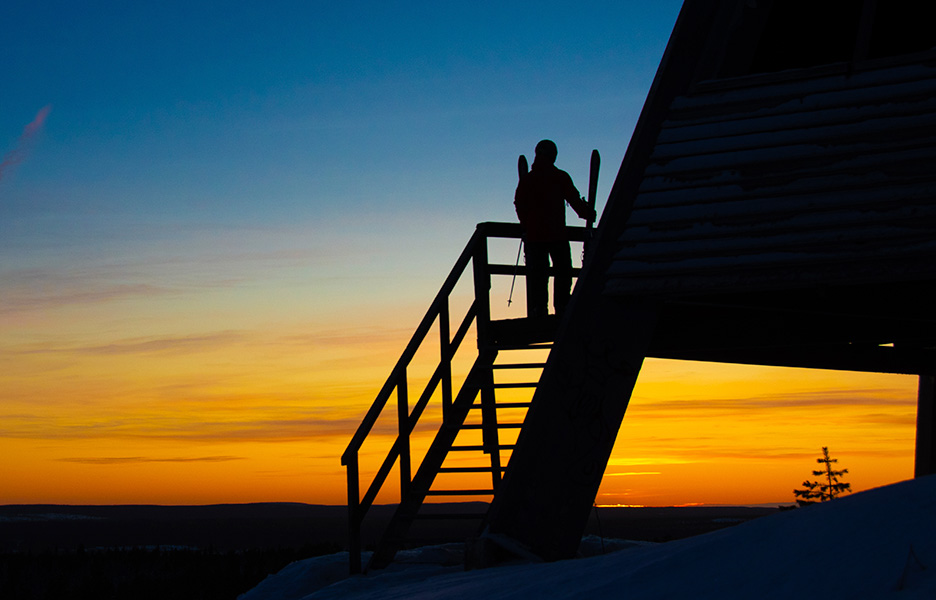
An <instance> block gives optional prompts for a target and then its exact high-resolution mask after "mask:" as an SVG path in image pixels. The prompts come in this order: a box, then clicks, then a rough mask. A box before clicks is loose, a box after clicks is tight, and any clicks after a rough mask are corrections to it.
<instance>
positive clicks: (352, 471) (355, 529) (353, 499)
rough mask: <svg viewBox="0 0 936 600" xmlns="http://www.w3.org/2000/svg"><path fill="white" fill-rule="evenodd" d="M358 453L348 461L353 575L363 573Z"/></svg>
mask: <svg viewBox="0 0 936 600" xmlns="http://www.w3.org/2000/svg"><path fill="white" fill-rule="evenodd" d="M358 477H359V475H358V456H357V452H355V453H354V456H353V457H352V458H351V459H350V460H349V461H348V570H349V571H350V573H351V575H357V574H358V573H360V572H361V514H360V502H361V491H360V483H359V481H358Z"/></svg>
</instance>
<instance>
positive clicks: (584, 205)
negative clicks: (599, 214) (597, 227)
mask: <svg viewBox="0 0 936 600" xmlns="http://www.w3.org/2000/svg"><path fill="white" fill-rule="evenodd" d="M566 178H567V181H566V185H565V200H566V202H568V203H569V206H571V207H572V210H574V211H575V214H577V215H578V216H579V218H580V219H585V220H586V221H588V220H592V221H593V220H595V216H596V215H595V209H593V208H592V207H590V206H589V205H588V202H586V201H585V198H583V197H582V195H581V194H579V191H578V189H576V187H575V184H574V183H572V178H571V177H569V176H568V174H566Z"/></svg>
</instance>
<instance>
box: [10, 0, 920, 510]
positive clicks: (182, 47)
mask: <svg viewBox="0 0 936 600" xmlns="http://www.w3.org/2000/svg"><path fill="white" fill-rule="evenodd" d="M679 4H680V3H679V2H677V1H669V0H667V1H657V2H633V1H631V2H619V1H608V2H575V3H572V2H568V3H560V2H545V3H543V2H541V3H516V2H509V1H508V2H496V3H494V2H474V3H457V4H453V3H442V2H396V3H364V2H327V3H326V2H262V3H260V2H255V3H254V2H237V3H230V2H218V1H211V2H195V1H186V2H177V1H169V2H159V3H139V2H64V1H62V2H43V1H42V0H31V1H29V2H26V1H23V0H6V1H5V2H3V3H0V51H2V56H3V58H4V68H3V69H2V70H0V78H2V80H0V157H2V158H0V160H3V161H5V162H4V163H0V164H3V165H4V167H3V168H2V169H0V473H2V474H3V479H4V486H0V503H10V502H12V503H21V502H25V503H31V502H60V503H100V502H103V503H123V502H131V503H151V502H156V503H170V504H171V503H205V502H248V501H264V500H287V501H305V502H326V503H337V502H341V501H342V496H343V494H344V474H343V472H342V469H341V467H340V465H339V461H338V457H339V455H340V454H341V452H342V450H343V449H344V446H345V444H346V443H347V441H348V439H349V438H350V436H351V433H352V430H353V428H354V427H355V426H356V423H357V422H359V420H360V418H361V415H363V413H364V412H365V410H366V408H367V406H368V405H369V404H370V402H371V401H372V400H373V397H374V394H375V393H376V391H377V390H378V389H379V387H380V385H381V384H382V383H383V381H384V379H385V378H386V376H387V374H388V373H389V371H390V369H391V367H392V365H393V364H394V362H395V361H396V359H397V357H398V356H399V353H400V351H401V350H402V349H403V347H404V346H405V344H406V341H407V340H408V339H409V337H410V335H411V334H412V331H413V329H414V328H415V326H416V324H417V323H418V322H419V319H420V318H421V317H422V315H423V313H424V311H425V310H426V308H427V307H428V305H429V303H430V302H431V300H432V298H433V297H434V295H435V293H436V291H437V290H438V288H439V286H440V284H441V283H442V281H443V280H444V278H445V276H446V275H447V273H448V271H449V269H450V268H451V266H452V264H453V262H454V261H455V259H456V257H457V256H458V255H459V253H460V252H461V250H462V248H463V247H464V244H465V243H466V241H467V240H468V238H469V237H470V235H471V233H472V232H473V229H474V226H475V224H476V223H477V222H480V221H515V219H516V217H515V214H514V210H513V203H512V200H513V192H514V187H515V185H516V159H517V155H518V154H521V153H525V154H527V155H532V152H533V147H534V145H535V144H536V142H537V141H538V140H540V139H542V138H544V137H549V138H552V139H553V140H555V141H556V142H557V143H558V146H559V159H558V164H559V166H560V167H561V168H564V169H566V170H567V171H568V172H569V173H570V174H571V175H572V177H573V179H574V180H575V182H576V184H577V185H578V187H579V189H580V190H581V191H584V190H585V189H586V186H587V173H588V160H589V154H590V152H591V150H592V149H593V148H597V149H598V150H599V151H600V152H601V154H602V173H601V179H600V183H599V188H598V208H599V210H600V209H601V208H602V207H603V206H604V203H605V200H606V198H607V194H608V191H609V190H610V185H611V183H612V182H613V180H614V176H615V174H616V172H617V169H618V167H619V165H620V162H621V159H622V158H623V156H624V152H625V150H626V148H627V144H628V141H629V139H630V135H631V131H632V129H633V127H634V124H635V122H636V120H637V117H638V114H639V111H640V109H641V107H642V105H643V102H644V99H645V97H646V94H647V91H648V89H649V86H650V83H651V81H652V78H653V75H654V73H655V71H656V68H657V65H658V64H659V61H660V58H661V57H662V54H663V50H664V48H665V45H666V41H667V39H668V37H669V34H670V31H671V30H672V27H673V24H674V22H675V19H676V15H677V12H678V9H679ZM37 115H39V116H42V115H45V119H44V121H42V124H41V127H40V126H39V125H38V123H37V122H36V120H37ZM40 120H41V119H40ZM30 124H33V125H30ZM24 131H25V133H24ZM27 138H28V139H27ZM12 163H16V164H12ZM569 221H570V222H573V217H572V213H571V211H569ZM516 252H517V246H516V245H515V244H514V243H511V244H508V245H506V252H505V253H504V254H501V255H498V256H495V258H499V259H502V260H503V261H505V262H513V260H514V258H515V256H516ZM507 288H509V281H508V282H507V283H506V284H504V285H502V287H501V289H499V290H495V291H496V296H497V297H496V298H493V300H492V301H493V302H494V303H495V304H497V305H499V306H500V307H501V309H500V310H507V309H506V306H505V305H506V299H507V292H508V289H507ZM492 294H494V293H493V292H492ZM515 300H517V301H515V303H514V307H522V306H523V302H522V300H518V298H517V297H516V296H515ZM510 310H518V311H519V310H522V309H520V308H513V309H510ZM507 316H521V314H520V313H519V312H518V313H515V314H508V315H507ZM650 363H651V364H649V365H647V366H645V368H644V371H643V372H642V373H641V382H640V383H639V384H638V389H637V391H635V396H634V401H633V402H632V406H631V408H630V410H629V411H628V420H627V421H626V423H628V424H629V425H628V428H627V429H626V433H624V430H622V435H621V437H620V439H621V440H623V441H622V449H621V450H620V451H618V450H616V451H615V452H616V453H615V455H614V456H613V458H612V463H611V467H610V468H611V469H612V470H614V469H617V470H618V472H615V473H613V474H612V475H614V476H613V477H608V478H607V479H606V481H607V486H608V487H607V489H606V490H605V491H604V492H602V498H601V501H602V502H604V501H607V502H612V503H613V502H621V501H623V502H632V501H636V502H638V503H651V504H660V503H664V504H665V503H684V502H699V501H703V502H719V503H724V502H742V503H750V502H767V501H776V500H778V499H782V498H783V496H784V495H787V494H789V492H788V490H789V489H792V487H793V486H795V485H796V484H798V483H799V481H800V478H801V477H802V474H801V471H803V468H801V465H803V466H805V467H806V470H807V471H808V466H809V465H810V464H812V463H813V458H814V455H815V453H816V452H817V451H818V449H819V448H820V447H821V446H823V445H828V446H830V447H831V448H832V450H833V451H834V452H835V454H836V455H839V453H840V452H841V453H842V458H843V461H844V462H843V464H847V466H848V467H849V468H852V467H854V471H853V472H854V473H855V479H854V484H855V487H856V489H860V488H863V487H867V486H870V485H873V484H874V483H877V482H880V481H881V480H882V478H883V480H885V481H888V480H890V481H893V480H894V478H897V477H900V476H903V474H905V473H909V472H910V469H911V467H912V449H913V418H914V414H915V413H914V406H915V403H914V398H915V391H914V390H915V385H916V381H915V379H913V378H882V377H871V376H861V377H857V376H854V375H850V376H848V378H844V377H843V376H842V375H840V374H835V373H828V372H812V373H805V372H796V376H795V377H793V376H791V375H790V373H789V372H787V371H783V370H779V371H778V370H769V369H752V368H747V369H742V368H733V367H732V368H728V367H722V368H718V367H716V366H712V365H702V364H699V363H688V364H685V363H678V362H665V361H650ZM843 388H844V391H843ZM765 394H766V396H765ZM770 394H773V395H777V394H779V395H780V396H783V397H784V398H785V397H786V395H789V396H790V397H791V398H794V399H802V398H807V399H809V402H807V404H809V406H810V408H809V409H808V410H807V409H806V408H804V407H800V408H799V409H797V411H792V410H791V409H789V407H780V408H777V410H775V411H773V412H771V406H772V404H771V396H770ZM842 394H844V396H842ZM849 395H850V396H849ZM843 397H860V398H864V397H868V398H873V399H874V402H878V403H879V404H880V406H878V404H874V403H871V402H870V401H869V402H868V403H864V404H862V403H858V404H856V405H855V406H853V407H852V408H851V409H850V410H851V413H849V415H851V416H850V417H849V419H851V420H849V419H843V418H842V417H841V415H840V413H839V412H836V411H840V410H843V409H842V406H841V405H842V403H843V401H842V400H841V399H842V398H843ZM712 398H722V399H724V398H727V399H728V400H727V401H725V402H727V407H726V404H725V402H722V403H721V404H716V405H713V404H712V403H711V399H712ZM797 401H799V400H797ZM687 402H690V403H695V404H693V406H697V407H699V408H698V410H694V411H685V410H683V408H682V407H684V406H685V405H686V404H685V403H687ZM804 402H805V401H804ZM752 406H763V407H764V409H763V411H756V410H753V409H752V408H751V407H752ZM785 406H786V405H785ZM797 406H798V405H797ZM895 406H896V407H897V408H894V407H895ZM881 407H885V408H881ZM895 410H898V411H899V414H897V415H896V417H894V415H893V414H892V413H893V412H894V411H895ZM726 414H730V415H733V418H732V419H727V418H726V417H725V415H726ZM882 415H883V416H882ZM690 417H691V418H690ZM895 418H896V420H895ZM875 419H877V420H875ZM881 419H885V420H886V422H885V423H879V422H878V421H880V420H881ZM868 423H873V424H874V427H871V426H870V425H868ZM742 425H743V427H742ZM755 426H756V427H755ZM730 427H734V428H738V427H741V429H743V431H741V432H740V433H737V434H732V435H727V434H726V428H730ZM680 432H681V433H680ZM686 436H688V438H686V439H684V438H685V437H686ZM846 450H851V451H852V454H850V455H849V454H846V453H845V451H846ZM856 450H857V451H858V452H857V453H856V452H855V451H856ZM861 452H864V453H865V455H862V454H861ZM739 457H741V458H739ZM381 458H382V456H381ZM221 459H223V460H221ZM862 460H863V461H864V462H860V461H862ZM738 461H742V462H741V463H739V462H738ZM778 461H779V462H778ZM783 461H786V462H783ZM780 462H782V463H783V466H782V469H783V471H782V474H780V473H781V471H779V470H777V469H780V468H781V467H776V468H775V467H774V465H777V464H780ZM634 465H637V467H635V466H634ZM635 469H636V471H635ZM690 471H691V472H690ZM742 473H743V474H742ZM719 474H721V476H723V477H726V478H728V479H730V480H732V481H737V482H739V483H738V486H737V487H738V488H739V489H738V490H735V489H733V488H731V489H728V488H726V487H725V486H720V487H719V489H718V490H715V491H713V492H710V493H709V492H704V489H705V488H706V486H708V487H711V485H712V482H716V483H717V482H718V481H720V479H719ZM882 474H883V475H882ZM757 476H761V477H762V478H763V477H767V476H769V477H770V478H771V486H772V487H767V486H765V485H764V484H763V483H757V480H756V478H757ZM634 477H637V478H638V479H637V480H634V479H633V478H634ZM862 477H864V478H865V479H864V480H862V479H861V478H862ZM694 478H695V479H694ZM888 478H890V479H888ZM651 481H653V482H654V483H650V482H651ZM741 488H743V489H741ZM641 494H642V495H641ZM638 496H639V497H638Z"/></svg>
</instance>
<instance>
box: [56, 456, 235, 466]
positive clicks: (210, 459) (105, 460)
mask: <svg viewBox="0 0 936 600" xmlns="http://www.w3.org/2000/svg"><path fill="white" fill-rule="evenodd" d="M56 460H58V461H59V462H68V463H79V464H84V465H125V464H134V463H195V462H207V463H216V462H229V461H232V460H246V457H243V456H186V457H177V458H153V457H149V456H106V457H80V456H77V457H67V458H59V459H56Z"/></svg>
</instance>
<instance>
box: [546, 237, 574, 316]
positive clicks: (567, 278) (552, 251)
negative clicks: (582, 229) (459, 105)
mask: <svg viewBox="0 0 936 600" xmlns="http://www.w3.org/2000/svg"><path fill="white" fill-rule="evenodd" d="M549 255H550V257H552V265H553V269H554V271H555V279H554V280H553V308H554V309H555V310H556V314H557V315H561V314H562V313H563V311H564V310H565V307H566V306H567V305H568V304H569V296H570V295H571V294H572V249H571V248H570V247H569V242H566V241H563V242H552V243H551V244H550V248H549Z"/></svg>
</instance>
